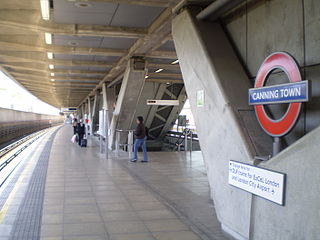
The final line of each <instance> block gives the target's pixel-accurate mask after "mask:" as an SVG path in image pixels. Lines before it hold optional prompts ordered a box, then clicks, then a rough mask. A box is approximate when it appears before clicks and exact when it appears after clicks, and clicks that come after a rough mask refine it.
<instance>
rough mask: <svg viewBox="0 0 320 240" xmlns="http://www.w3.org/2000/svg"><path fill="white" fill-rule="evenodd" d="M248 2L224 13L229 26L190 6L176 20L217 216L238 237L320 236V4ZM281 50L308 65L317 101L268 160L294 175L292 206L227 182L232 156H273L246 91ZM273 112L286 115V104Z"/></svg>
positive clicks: (309, 0) (280, 78)
mask: <svg viewBox="0 0 320 240" xmlns="http://www.w3.org/2000/svg"><path fill="white" fill-rule="evenodd" d="M246 4H247V5H246ZM246 4H244V5H243V6H242V7H240V8H238V9H236V10H235V11H234V12H230V13H228V15H226V16H224V18H223V21H222V28H220V25H219V23H212V22H198V21H197V20H195V19H194V18H193V17H192V15H193V14H190V12H188V11H187V10H184V11H182V12H181V13H179V15H178V16H177V17H176V18H175V19H174V21H173V30H172V32H173V38H174V41H175V46H176V50H177V54H178V57H179V60H180V66H181V70H182V73H183V78H184V81H185V86H186V90H187V93H188V96H189V99H190V103H191V109H192V111H193V115H194V117H195V122H196V126H197V131H198V136H199V139H200V146H201V149H202V152H203V156H204V160H205V162H206V166H207V172H208V178H209V183H210V188H211V192H212V198H213V200H214V204H215V209H216V212H217V216H218V219H219V221H220V222H221V223H222V225H223V228H224V229H225V230H226V231H229V232H230V233H232V234H233V235H234V236H235V237H236V238H238V239H317V237H318V236H319V233H320V232H319V230H320V228H319V227H317V226H316V223H317V222H318V221H319V214H318V210H317V209H318V205H317V203H318V202H319V201H318V200H319V199H317V195H318V193H319V187H318V186H317V184H316V183H317V182H319V180H320V179H319V177H318V175H319V174H318V175H317V169H318V164H317V161H316V160H315V159H316V156H317V155H319V153H318V150H317V145H319V137H318V136H317V135H319V131H320V130H318V129H317V130H316V131H314V132H311V133H310V134H309V135H307V136H305V134H306V133H307V132H310V131H312V130H314V129H315V128H316V127H317V126H319V123H320V118H319V116H320V110H319V109H320V106H319V101H318V100H319V95H320V82H319V81H320V56H319V50H320V45H319V43H320V31H318V30H317V29H319V28H320V19H319V15H320V1H316V0H314V1H313V0H304V1H303V0H269V1H257V0H255V1H249V0H248V1H246ZM225 33H227V36H228V37H229V39H228V38H227V37H226V35H225ZM228 40H231V41H228ZM229 43H233V45H230V44H229ZM232 48H233V50H235V51H232ZM275 51H287V52H289V53H290V54H291V55H293V56H294V57H295V58H296V59H297V61H298V63H299V64H300V66H302V71H301V72H302V76H303V78H304V79H308V80H312V85H313V87H312V96H313V98H312V101H311V102H309V103H308V104H306V106H305V109H304V111H303V113H302V114H301V117H300V119H299V122H298V124H297V126H296V127H295V129H294V130H293V131H292V132H291V133H290V134H289V135H288V136H287V137H286V138H285V143H286V145H287V146H289V147H288V148H287V149H286V150H285V151H283V152H282V153H281V154H279V155H278V156H276V157H275V158H274V159H272V160H271V161H269V162H268V163H265V164H263V165H262V164H261V166H263V167H266V168H270V169H274V170H277V171H280V172H284V173H286V174H287V175H288V185H287V202H286V206H285V207H280V206H278V205H276V204H274V203H271V202H268V201H266V200H263V199H260V198H258V197H254V196H252V195H251V194H249V193H247V192H245V191H242V190H239V189H236V188H234V187H231V186H229V185H228V183H227V181H228V169H227V165H228V161H229V160H237V161H241V162H245V163H248V164H255V162H254V161H253V156H254V155H255V154H257V153H259V152H264V153H265V150H268V151H269V153H271V141H270V138H269V137H268V136H267V135H266V134H265V133H264V132H263V131H262V130H261V128H259V127H258V128H257V125H256V124H257V120H256V118H255V116H254V115H253V114H252V109H251V108H250V107H249V106H248V104H247V90H248V88H250V87H252V86H253V82H254V78H255V76H256V74H257V71H258V69H259V67H260V65H261V63H262V62H263V60H264V59H265V58H266V57H267V56H268V55H269V54H271V53H272V52H275ZM236 55H237V56H238V57H237V56H236ZM239 60H240V61H239ZM241 63H242V64H241ZM241 65H242V67H241ZM287 81H288V79H287V77H286V76H285V75H284V74H283V73H274V74H272V75H271V76H270V81H269V82H268V84H274V83H282V82H287ZM202 89H204V90H205V105H204V107H202V108H201V107H200V108H199V107H197V106H196V92H197V91H198V90H202ZM270 109H271V113H272V114H273V115H274V116H275V118H279V117H280V116H281V112H283V111H285V110H286V106H280V107H271V108H270ZM303 136H304V137H303ZM298 139H300V140H299V141H298V142H297V140H298ZM308 144H310V146H308V147H307V145H308ZM266 146H267V147H266ZM268 146H269V147H268ZM264 147H265V148H264ZM261 148H264V149H262V150H261ZM306 158H307V160H306V162H305V159H306ZM309 172H310V174H309ZM312 174H314V175H312ZM306 176H308V177H310V179H307V178H306ZM312 176H313V177H312ZM309 186H310V189H309ZM289 192H290V193H289ZM315 193H316V194H315ZM304 208H305V209H304ZM300 216H301V217H300ZM306 225H308V227H305V226H306ZM304 228H305V229H304Z"/></svg>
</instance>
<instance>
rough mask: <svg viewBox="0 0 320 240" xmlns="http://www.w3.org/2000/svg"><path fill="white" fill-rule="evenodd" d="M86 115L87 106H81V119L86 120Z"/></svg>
mask: <svg viewBox="0 0 320 240" xmlns="http://www.w3.org/2000/svg"><path fill="white" fill-rule="evenodd" d="M84 114H85V106H84V103H83V104H82V105H81V117H80V118H82V119H84Z"/></svg>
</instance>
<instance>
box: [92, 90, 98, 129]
mask: <svg viewBox="0 0 320 240" xmlns="http://www.w3.org/2000/svg"><path fill="white" fill-rule="evenodd" d="M98 105H99V92H96V93H95V95H94V99H93V105H92V110H91V112H92V115H91V119H90V122H91V128H92V133H94V132H95V131H96V129H95V126H96V123H97V122H98V121H99V113H98Z"/></svg>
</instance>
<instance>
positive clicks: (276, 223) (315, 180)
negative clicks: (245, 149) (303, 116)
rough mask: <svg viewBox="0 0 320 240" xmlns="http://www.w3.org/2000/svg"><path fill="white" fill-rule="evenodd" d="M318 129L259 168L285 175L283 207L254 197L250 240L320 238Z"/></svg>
mask: <svg viewBox="0 0 320 240" xmlns="http://www.w3.org/2000/svg"><path fill="white" fill-rule="evenodd" d="M319 146H320V128H317V129H315V130H313V131H312V132H310V133H309V134H307V135H306V136H304V137H303V138H301V139H300V140H298V141H297V142H295V143H294V144H292V145H291V146H289V147H288V148H287V149H285V150H284V151H283V152H281V153H280V154H278V155H277V156H276V157H274V158H273V159H272V160H270V161H268V162H266V163H263V164H260V165H259V166H260V167H264V168H268V169H272V170H274V171H278V172H282V173H286V174H287V183H286V197H285V198H286V200H285V206H284V207H283V206H279V205H277V204H274V203H272V202H270V201H267V200H264V199H262V198H259V197H256V196H254V197H253V203H252V218H251V239H265V240H269V239H272V240H284V239H288V240H289V239H290V240H291V239H319V236H320V225H319V222H320V214H319V193H320V185H319V182H320V174H319V169H320V161H319V155H320V148H319Z"/></svg>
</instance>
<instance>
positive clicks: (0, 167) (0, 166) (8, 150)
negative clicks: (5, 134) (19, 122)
mask: <svg viewBox="0 0 320 240" xmlns="http://www.w3.org/2000/svg"><path fill="white" fill-rule="evenodd" d="M47 131H48V129H45V130H41V131H38V132H35V133H32V134H30V135H28V136H26V137H24V138H22V139H20V140H18V141H16V142H14V143H12V144H10V145H8V146H6V147H4V148H2V149H1V150H0V161H1V159H2V158H3V157H4V156H6V155H7V154H9V153H11V152H13V151H14V150H15V149H17V148H18V147H19V146H21V145H22V144H24V143H26V142H28V141H29V140H31V139H32V140H31V141H30V142H28V143H27V144H26V145H24V146H23V147H22V148H19V149H18V150H17V151H16V152H14V153H13V154H12V155H11V156H10V157H9V158H8V159H6V160H5V161H4V162H2V163H0V172H1V171H2V170H3V169H4V168H5V167H6V166H8V165H9V163H10V162H12V160H13V159H15V158H16V157H17V156H18V155H19V154H20V153H22V152H23V151H24V150H25V149H26V148H27V147H29V146H30V145H31V144H32V143H34V142H35V141H36V140H38V139H39V138H40V137H41V136H43V135H44V134H45V133H46V132H47Z"/></svg>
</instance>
